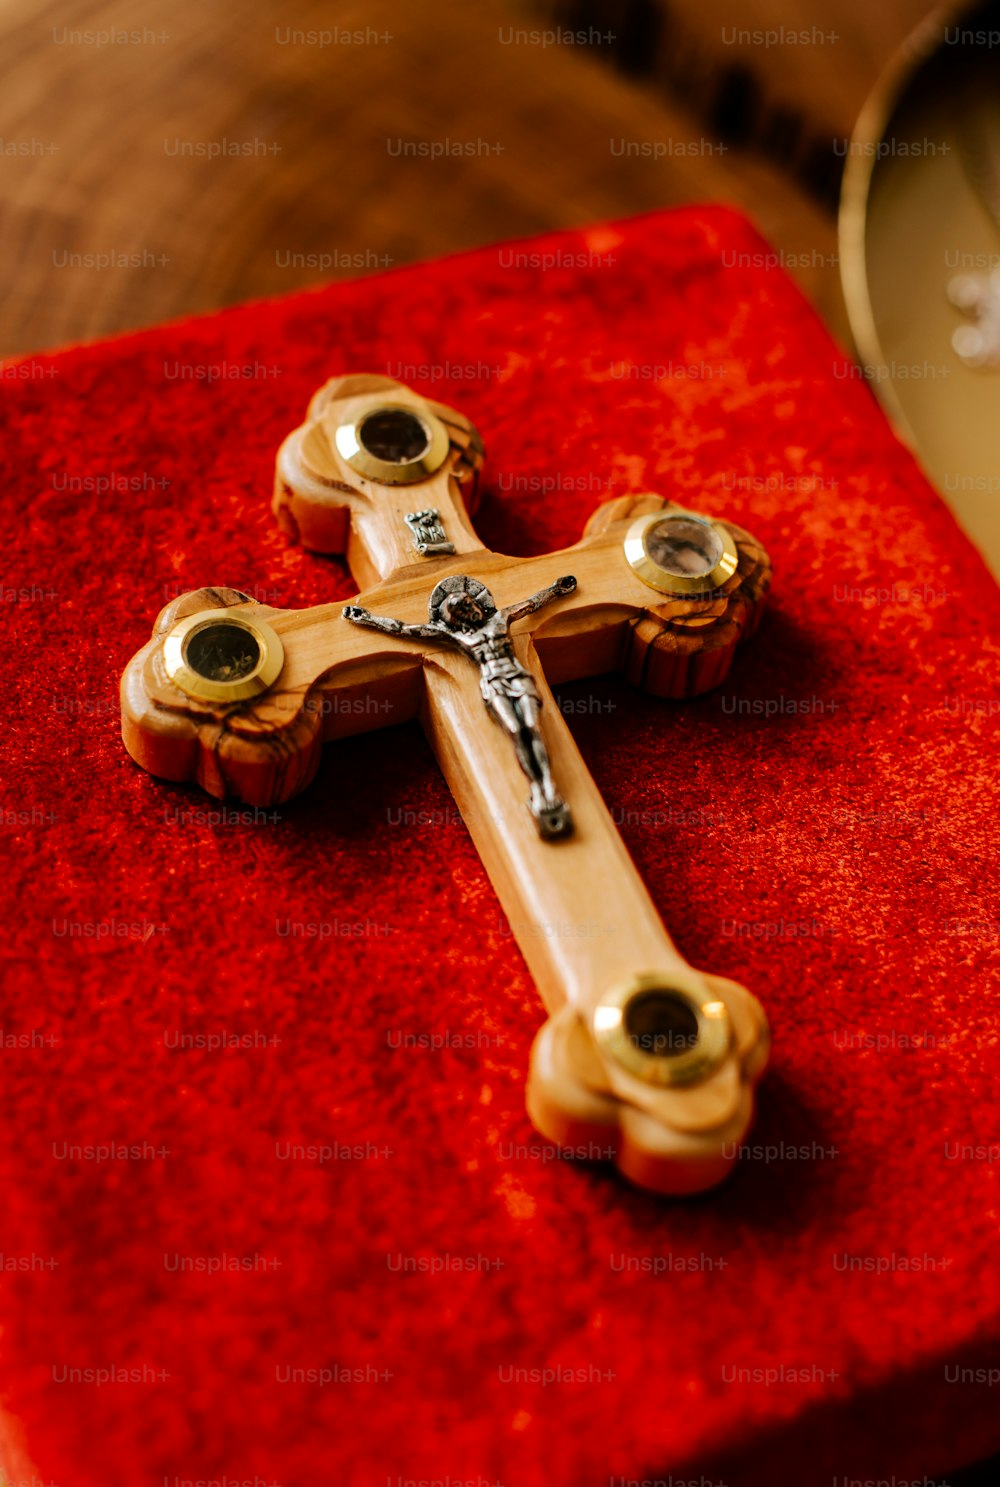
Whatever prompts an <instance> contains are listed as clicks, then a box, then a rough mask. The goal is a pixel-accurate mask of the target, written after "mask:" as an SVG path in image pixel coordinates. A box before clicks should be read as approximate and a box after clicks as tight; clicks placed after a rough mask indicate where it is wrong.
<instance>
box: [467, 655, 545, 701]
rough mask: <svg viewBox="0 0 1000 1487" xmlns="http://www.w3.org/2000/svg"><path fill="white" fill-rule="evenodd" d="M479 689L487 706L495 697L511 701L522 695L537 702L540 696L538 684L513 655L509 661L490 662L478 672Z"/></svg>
mask: <svg viewBox="0 0 1000 1487" xmlns="http://www.w3.org/2000/svg"><path fill="white" fill-rule="evenodd" d="M479 690H480V692H481V693H482V694H483V701H484V702H485V703H486V705H487V707H489V705H490V704H491V703H492V702H493V700H494V699H495V698H500V697H507V698H509V699H510V700H511V701H512V702H516V701H518V700H519V699H520V698H522V697H532V698H534V700H535V701H536V702H538V703H540V702H541V698H540V697H539V695H538V685H537V683H536V682H535V678H534V677H533V676H532V674H531V672H530V671H525V669H524V667H523V666H521V665H520V663H519V662H517V661H515V660H514V659H513V657H512V658H511V659H510V661H506V660H503V661H494V662H490V663H489V664H488V665H487V666H486V667H485V668H484V669H483V670H481V671H480V673H479Z"/></svg>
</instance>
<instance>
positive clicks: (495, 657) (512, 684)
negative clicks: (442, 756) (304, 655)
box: [344, 573, 576, 837]
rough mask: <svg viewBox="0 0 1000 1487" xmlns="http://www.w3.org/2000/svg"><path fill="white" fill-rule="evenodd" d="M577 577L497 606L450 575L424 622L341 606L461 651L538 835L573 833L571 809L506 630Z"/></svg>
mask: <svg viewBox="0 0 1000 1487" xmlns="http://www.w3.org/2000/svg"><path fill="white" fill-rule="evenodd" d="M575 588H576V579H575V578H571V577H567V578H557V579H556V581H555V583H553V584H550V585H549V587H548V588H547V589H540V590H539V592H538V593H537V594H532V596H531V598H530V599H522V600H521V601H520V602H519V603H517V604H509V605H508V606H507V608H506V609H497V607H496V604H495V602H494V599H493V595H492V594H491V593H490V591H489V589H488V588H487V587H486V585H485V584H484V583H480V581H479V579H478V578H468V577H466V575H465V574H463V573H453V574H451V575H450V576H449V577H448V578H442V580H441V582H440V583H439V584H438V585H437V586H436V588H435V589H434V592H433V593H432V594H431V597H430V602H429V604H428V616H427V624H426V625H404V624H403V623H402V622H401V621H400V620H393V619H388V618H387V617H386V616H384V615H379V614H371V613H369V611H368V610H367V609H363V608H362V607H361V606H360V605H358V604H348V605H346V606H345V608H344V618H345V619H347V620H353V622H354V623H355V624H356V625H367V626H368V628H369V629H371V630H383V631H384V632H385V633H386V634H387V635H398V636H399V637H400V638H401V639H406V640H431V641H437V642H438V643H439V644H441V645H449V646H453V647H455V649H457V650H460V651H463V652H464V653H465V654H466V655H467V656H468V657H469V658H470V660H472V661H475V663H476V665H477V666H478V667H479V690H480V691H481V692H482V694H483V701H484V702H485V704H486V708H487V711H488V712H489V713H490V715H491V717H492V718H494V720H495V721H496V722H497V723H499V724H500V726H501V728H504V729H505V730H506V731H507V733H509V734H510V736H511V738H512V739H513V741H514V748H515V750H516V753H517V762H518V763H519V764H520V766H521V769H522V770H523V771H524V773H525V775H527V777H528V779H529V781H530V782H531V795H530V796H529V799H528V809H529V810H530V812H531V814H532V816H533V818H534V821H535V825H536V826H537V828H538V831H539V834H540V835H541V836H543V837H558V836H568V835H569V834H570V832H571V831H572V830H573V818H572V816H571V815H570V811H569V807H568V806H567V804H566V802H565V801H564V800H563V799H562V797H561V796H560V795H559V793H558V791H557V790H556V787H555V784H554V783H553V780H552V768H551V765H550V763H549V755H548V750H547V749H546V747H545V740H544V739H543V738H542V732H541V728H540V726H539V714H540V711H541V706H542V699H541V697H540V696H539V695H538V686H537V683H536V682H535V678H534V677H533V676H532V674H531V672H530V671H528V670H527V669H526V667H524V666H522V665H521V662H520V661H519V660H518V659H517V656H516V655H515V654H514V647H513V645H512V644H511V640H510V635H509V633H508V632H509V629H510V626H511V624H512V623H513V622H514V620H519V619H521V618H523V616H524V615H526V614H534V612H535V610H536V609H541V608H542V606H543V605H544V604H549V603H551V602H552V600H553V599H560V598H562V597H563V595H564V594H572V592H573V590H574V589H575Z"/></svg>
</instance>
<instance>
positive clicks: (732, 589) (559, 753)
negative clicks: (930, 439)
mask: <svg viewBox="0 0 1000 1487" xmlns="http://www.w3.org/2000/svg"><path fill="white" fill-rule="evenodd" d="M482 461H483V448H482V444H481V442H480V440H479V437H478V435H477V434H476V431H475V429H474V428H473V427H472V425H471V424H470V423H469V422H468V420H467V419H465V418H464V417H462V416H461V415H460V414H459V413H456V412H455V411H454V410H452V409H449V408H446V407H444V406H442V405H440V404H437V403H433V402H430V401H428V400H427V399H425V398H423V397H421V396H420V395H419V394H418V393H416V392H414V391H412V390H410V389H408V388H406V387H404V386H403V385H402V384H400V383H397V382H394V381H392V380H391V379H389V378H387V377H380V376H347V377H340V378H335V379H334V380H333V381H331V382H329V383H327V384H326V386H325V387H323V388H322V389H321V390H320V391H319V392H318V393H317V394H316V396H315V397H314V398H313V400H312V402H311V404H310V407H309V411H308V415H307V418H306V421H305V423H304V424H303V425H302V426H301V427H300V428H298V429H296V430H295V432H294V433H292V434H291V435H290V436H289V437H288V438H287V439H286V440H285V442H284V444H283V445H282V447H281V450H280V452H279V455H278V462H277V475H276V485H275V495H274V510H275V513H276V515H277V518H278V521H279V523H280V524H281V527H282V528H283V529H284V530H285V531H286V532H287V533H288V534H289V535H290V536H291V537H293V538H297V539H298V540H299V541H300V542H302V543H303V545H304V546H305V547H307V548H309V549H311V550H313V551H317V552H322V553H343V554H346V557H347V562H348V564H349V565H350V568H351V572H352V573H353V575H354V577H355V579H356V581H357V583H358V585H359V587H360V588H361V589H362V591H363V592H362V593H361V594H360V595H359V603H358V604H356V605H349V606H347V608H346V609H345V608H344V607H343V606H342V605H341V604H321V605H317V606H316V607H315V608H312V609H306V610H282V609H275V608H271V607H269V606H267V605H263V604H258V603H256V602H254V601H253V600H252V599H251V598H249V597H248V596H247V595H246V594H244V593H241V592H239V591H237V590H234V589H201V590H198V591H197V592H195V593H191V594H185V595H183V596H182V597H181V598H179V599H176V600H174V601H173V602H172V603H171V604H169V605H167V607H166V608H165V609H164V610H163V611H162V613H161V614H160V615H159V617H158V619H157V621H156V626H155V630H154V633H153V638H152V640H151V641H150V642H149V644H148V645H146V646H145V647H144V648H143V649H142V650H141V651H140V652H139V653H138V654H137V655H136V656H135V657H134V658H133V660H132V661H131V662H130V664H129V666H128V667H127V669H126V671H125V673H124V675H123V677H122V688H121V702H122V733H123V737H124V740H125V744H126V747H127V748H128V750H129V752H130V754H131V755H132V757H133V758H134V759H135V760H136V761H137V762H138V763H139V764H140V765H142V766H143V768H145V769H147V770H149V771H150V772H151V773H153V774H154V775H157V776H159V777H161V778H164V779H170V780H181V781H190V780H193V781H197V782H198V784H200V785H201V787H202V788H203V789H205V790H206V791H208V792H209V793H210V794H212V795H215V796H219V797H224V796H235V797H237V798H239V799H241V800H243V801H245V802H247V803H248V804H254V805H273V804H275V803H278V802H281V801H285V800H288V799H289V798H290V797H292V796H293V795H295V794H297V793H298V792H299V791H301V790H303V789H304V788H305V787H306V786H307V785H308V784H309V782H310V781H311V779H312V778H313V776H314V774H315V772H316V770H317V768H318V766H319V762H320V753H321V747H322V745H323V743H325V742H329V741H332V740H335V739H337V738H342V737H345V736H347V735H349V734H353V733H359V732H363V731H365V730H367V729H371V728H375V727H380V726H382V725H384V724H388V723H397V722H403V721H405V720H407V719H410V718H414V717H419V718H420V721H421V722H422V724H423V726H424V729H425V731H426V733H427V736H428V739H429V740H430V743H431V745H432V747H433V749H434V751H435V754H436V755H437V759H438V762H439V764H440V766H441V769H442V772H443V774H444V776H445V779H446V780H447V782H448V784H449V786H450V788H451V790H452V793H453V794H454V797H455V799H456V801H457V803H458V806H459V809H460V810H461V812H462V815H463V818H464V820H465V822H466V825H467V826H468V829H469V832H470V834H471V836H472V838H473V840H474V842H475V844H476V847H477V849H478V851H479V854H480V856H481V858H482V861H483V864H484V866H485V867H486V870H487V872H488V873H489V875H490V878H491V880H492V882H493V886H494V888H495V889H496V892H497V896H498V898H499V899H500V902H501V904H502V906H503V908H504V911H505V913H506V915H507V918H508V920H509V922H510V926H511V930H512V932H513V934H514V936H515V938H516V940H517V943H518V945H519V946H520V948H521V951H522V953H523V954H524V957H525V960H526V961H527V963H528V966H529V967H530V969H531V972H532V974H533V976H534V978H535V981H536V983H537V985H538V989H539V991H540V993H541V996H542V998H543V1000H544V1002H545V1005H546V1007H547V1009H548V1011H549V1014H550V1016H549V1019H548V1021H547V1022H546V1023H545V1024H544V1026H543V1027H542V1029H541V1031H540V1032H539V1033H538V1035H537V1037H536V1039H535V1043H534V1046H533V1049H532V1054H531V1066H530V1072H529V1077H528V1091H527V1101H528V1111H529V1114H530V1116H531V1118H532V1120H533V1122H534V1124H535V1126H536V1127H537V1129H538V1130H539V1131H541V1132H542V1133H543V1134H544V1135H545V1136H546V1137H548V1138H549V1139H551V1140H552V1141H554V1142H556V1143H557V1144H558V1145H559V1146H561V1147H562V1148H564V1150H565V1151H566V1153H567V1154H583V1155H586V1156H595V1155H601V1156H606V1157H608V1158H610V1159H613V1160H614V1161H615V1162H616V1163H617V1165H618V1167H619V1168H620V1169H621V1171H622V1172H623V1173H625V1174H626V1175H627V1176H628V1177H629V1178H630V1179H631V1180H632V1181H634V1182H636V1183H638V1184H640V1185H641V1186H644V1187H647V1188H651V1189H653V1190H655V1191H658V1192H665V1193H686V1192H696V1191H700V1190H701V1189H703V1188H706V1187H710V1186H711V1185H713V1184H714V1183H716V1182H718V1181H719V1180H720V1179H721V1178H722V1177H723V1176H724V1175H725V1173H726V1172H727V1171H728V1170H729V1169H730V1168H731V1166H732V1164H733V1161H734V1159H735V1152H736V1148H737V1147H738V1144H739V1142H740V1140H741V1139H742V1138H743V1136H744V1135H745V1133H746V1131H747V1129H748V1126H749V1123H750V1120H751V1117H752V1112H753V1091H754V1086H755V1083H756V1081H757V1079H758V1078H759V1076H760V1074H761V1073H762V1072H763V1069H764V1065H765V1063H766V1060H767V1049H768V1031H767V1023H766V1020H765V1017H764V1014H763V1011H762V1009H761V1007H760V1005H759V1003H758V1002H757V1000H756V999H755V998H754V997H752V996H751V995H750V993H749V992H747V991H746V990H745V989H744V988H743V987H741V986H739V985H738V984H737V983H735V982H733V981H729V980H725V979H722V978H720V977H718V976H713V975H709V974H707V973H704V972H701V971H696V970H694V969H693V968H692V967H691V966H690V965H688V964H687V962H686V961H685V960H684V959H683V957H682V956H681V955H680V953H679V951H678V950H677V949H676V947H675V946H674V944H673V943H672V941H671V939H670V937H669V935H668V934H667V931H666V929H665V928H664V926H663V923H662V922H661V920H660V918H659V915H658V914H657V912H656V909H655V908H654V906H653V903H652V901H651V899H650V896H649V894H648V892H647V890H646V888H645V887H644V885H643V882H642V879H641V878H640V876H639V873H638V872H637V870H636V868H635V865H634V864H633V862H632V860H631V858H630V857H629V855H628V852H627V851H626V849H625V846H624V844H623V842H622V840H621V838H620V836H619V834H618V832H617V830H616V828H615V826H614V823H613V821H612V819H611V816H610V814H609V812H608V810H607V808H606V807H605V805H604V802H603V800H602V798H601V795H600V792H599V791H598V789H597V787H596V785H595V784H594V781H593V780H592V778H591V776H590V774H589V773H588V771H587V769H586V767H585V765H584V763H583V760H582V758H581V756H580V753H579V751H578V749H577V748H576V745H575V744H574V742H573V738H572V735H571V733H570V731H569V729H568V727H567V725H566V723H565V721H564V719H563V716H562V713H561V712H560V710H559V707H558V705H557V704H556V702H555V700H554V699H553V697H552V693H551V691H550V689H549V687H550V684H551V683H559V682H566V681H570V680H574V679H577V678H580V677H586V676H596V675H598V674H600V673H604V672H610V671H615V670H618V671H621V672H622V673H624V675H625V676H626V677H627V678H628V679H629V680H630V681H632V682H633V683H635V684H636V685H637V686H639V687H640V688H642V689H643V690H644V691H647V692H651V693H654V694H656V695H657V696H663V697H690V696H694V695H696V694H698V693H700V692H703V691H705V690H706V689H708V688H709V687H712V686H715V685H716V684H717V683H718V682H720V681H721V680H722V679H723V677H724V676H725V675H726V673H727V671H728V669H729V666H730V663H731V661H732V658H733V653H734V650H735V648H736V646H737V645H738V644H739V643H740V642H741V641H742V640H744V639H746V638H747V637H748V636H749V635H750V634H752V632H753V630H754V628H755V626H756V623H757V620H758V619H759V616H760V611H761V607H762V603H763V600H764V597H765V594H766V592H767V589H768V586H769V582H770V565H769V562H768V559H767V555H766V553H765V552H764V551H763V549H762V548H761V547H760V546H759V544H758V543H757V542H755V541H754V539H753V538H752V537H751V536H749V534H748V533H746V532H745V531H743V530H741V529H740V528H739V527H736V526H733V525H732V524H731V523H726V522H722V521H718V520H714V519H712V518H708V517H704V516H701V515H699V514H698V513H695V512H691V511H688V510H685V509H684V508H681V507H679V506H676V505H674V504H673V503H671V502H669V501H665V500H663V499H662V498H661V497H659V496H653V495H639V496H626V497H622V498H619V499H617V500H612V501H609V502H606V503H605V504H604V505H602V506H601V507H600V508H599V509H598V510H597V511H596V512H595V514H594V515H593V516H592V517H591V519H590V521H589V523H588V525H587V529H586V533H585V535H584V537H583V538H582V540H581V541H580V542H579V543H577V544H576V545H575V546H574V547H571V548H568V549H566V550H564V551H562V552H557V553H550V554H546V555H543V556H540V557H532V558H510V557H504V556H502V555H501V554H499V553H493V552H490V551H488V550H487V549H486V548H485V547H484V546H483V544H482V543H481V542H480V541H479V539H478V537H477V536H476V534H475V532H474V531H473V528H472V525H471V521H470V515H471V514H472V513H473V512H474V509H475V502H476V496H477V485H478V474H479V470H480V467H481V465H482ZM412 487H416V489H415V490H414V489H412ZM574 580H575V582H574ZM536 601H537V602H536ZM373 627H374V628H373ZM473 663H474V664H473ZM477 668H478V676H477ZM484 702H485V704H486V706H485V707H484ZM498 724H499V725H500V726H498ZM526 776H527V778H528V780H529V782H530V789H531V794H530V796H529V800H528V804H527V806H526V804H525V798H524V794H525V792H524V784H525V777H526ZM560 807H562V808H563V810H564V814H561V813H560ZM592 925H600V926H601V927H602V930H604V931H606V932H602V933H601V934H599V935H596V934H589V933H585V932H584V931H585V930H586V928H587V926H592Z"/></svg>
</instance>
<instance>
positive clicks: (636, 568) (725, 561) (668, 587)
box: [625, 508, 740, 594]
mask: <svg viewBox="0 0 1000 1487" xmlns="http://www.w3.org/2000/svg"><path fill="white" fill-rule="evenodd" d="M675 517H684V518H686V519H687V520H688V521H698V522H701V523H702V525H703V526H706V527H710V528H711V530H712V531H713V532H714V533H715V535H716V536H717V537H718V538H719V541H720V542H721V544H722V556H721V557H720V558H719V561H718V562H717V563H716V565H715V567H714V568H713V569H712V570H711V572H710V573H702V574H699V575H698V577H696V578H695V577H685V576H684V575H683V574H677V573H670V572H668V570H667V569H666V568H661V567H660V566H659V564H658V563H654V561H653V559H652V558H651V557H650V555H649V553H648V552H647V550H646V533H647V532H648V531H649V530H650V528H651V527H655V526H658V525H659V523H660V522H662V521H672V520H674V518H675ZM625 557H626V558H627V560H628V565H629V567H630V568H631V569H632V572H633V573H634V574H635V575H636V577H637V578H640V579H641V580H642V582H643V583H644V584H646V585H647V587H649V588H651V589H656V591H657V592H658V593H660V594H712V593H714V592H715V590H716V589H718V588H721V587H722V585H723V584H724V583H727V582H728V580H729V579H730V578H732V576H733V574H734V573H735V572H736V569H737V568H738V567H739V562H740V555H739V552H738V550H737V547H736V543H735V542H734V541H733V537H732V534H731V533H730V531H729V530H728V528H727V527H724V526H723V524H722V522H719V521H715V520H714V519H713V518H712V517H710V516H702V514H701V512H700V511H687V510H685V509H683V508H678V509H677V510H676V511H651V512H649V513H648V514H647V515H646V516H640V517H637V518H636V520H635V521H634V522H633V523H632V525H631V526H630V527H629V529H628V532H627V533H626V534H625Z"/></svg>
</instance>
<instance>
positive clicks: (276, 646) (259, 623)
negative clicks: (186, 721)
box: [163, 609, 285, 702]
mask: <svg viewBox="0 0 1000 1487" xmlns="http://www.w3.org/2000/svg"><path fill="white" fill-rule="evenodd" d="M210 625H234V626H236V627H237V628H238V629H240V630H247V631H249V633H250V634H251V635H252V636H253V638H254V640H256V642H257V646H258V649H259V650H260V656H259V658H258V661H257V665H256V666H255V667H254V669H253V671H251V672H250V673H249V675H248V676H241V677H240V678H239V679H238V680H237V681H232V682H224V681H221V682H220V681H212V680H211V678H209V677H207V676H202V675H201V674H200V673H199V672H197V671H195V670H193V668H192V667H191V666H189V665H188V661H187V648H188V645H189V644H190V641H191V639H192V637H193V636H194V635H196V634H197V633H198V631H199V630H207V629H208V627H209V626H210ZM163 664H164V666H165V667H166V671H167V675H168V676H169V678H170V680H171V681H172V682H173V683H174V685H175V686H177V687H180V689H181V691H182V692H186V693H187V694H188V696H189V697H196V698H198V700H199V701H201V702H244V701H246V699H247V698H248V697H259V696H260V695H261V693H262V692H266V691H267V690H268V688H269V687H272V686H273V685H274V683H275V682H276V681H277V680H278V676H279V675H280V673H281V668H282V666H283V665H284V664H285V650H284V646H283V645H282V644H281V641H280V640H279V638H278V636H277V634H276V632H275V631H274V630H272V629H271V626H270V625H266V624H265V623H264V621H263V620H260V619H257V618H256V617H254V618H253V619H250V618H249V617H248V616H247V615H243V614H234V613H233V611H232V610H231V609H199V610H198V612H197V614H189V615H188V616H187V618H186V619H183V620H178V622H177V624H176V625H174V627H173V628H172V629H171V630H170V631H169V632H168V634H167V638H166V639H165V640H164V642H163Z"/></svg>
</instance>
